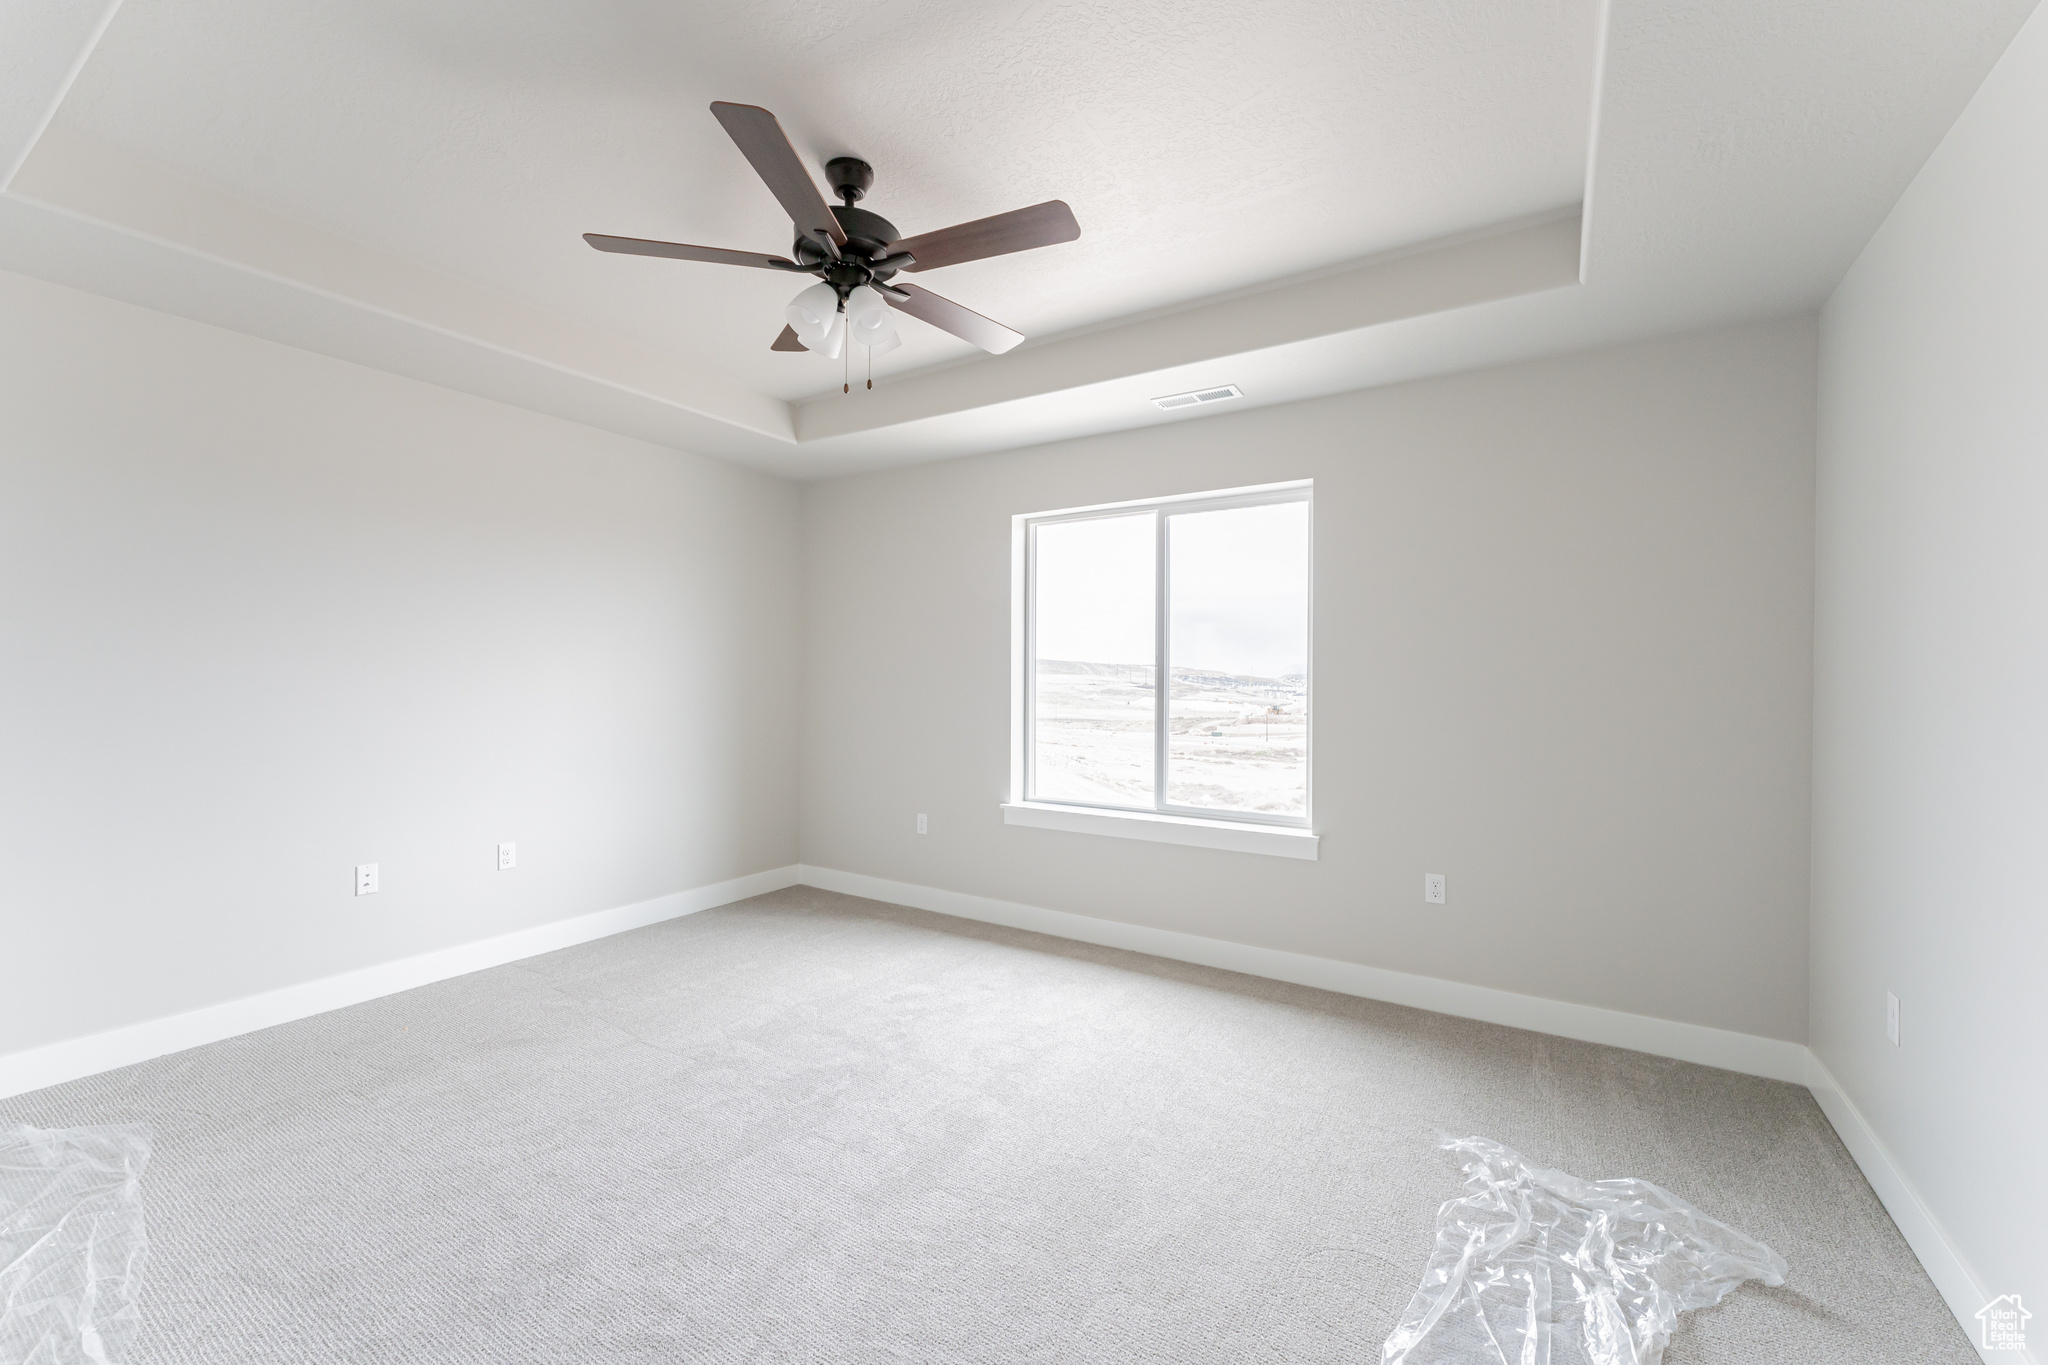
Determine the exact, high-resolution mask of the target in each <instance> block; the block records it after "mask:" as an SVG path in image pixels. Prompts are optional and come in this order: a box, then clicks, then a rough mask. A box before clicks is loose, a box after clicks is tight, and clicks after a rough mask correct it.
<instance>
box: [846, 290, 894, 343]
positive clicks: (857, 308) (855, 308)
mask: <svg viewBox="0 0 2048 1365" xmlns="http://www.w3.org/2000/svg"><path fill="white" fill-rule="evenodd" d="M846 330H847V331H848V332H849V333H851V334H852V336H853V339H854V340H855V341H857V342H859V343H860V344H861V345H863V346H865V347H867V348H868V352H869V354H871V355H882V354H885V353H886V352H889V351H893V350H895V349H896V348H897V347H898V346H901V345H902V344H903V340H902V338H901V337H898V336H897V335H896V315H895V313H893V312H891V311H890V308H889V301H888V300H887V299H884V298H883V297H882V295H881V291H879V290H877V289H874V288H872V287H870V286H868V285H865V284H864V285H861V286H860V287H859V288H858V289H855V290H854V291H853V292H852V293H851V294H848V295H847V296H846Z"/></svg>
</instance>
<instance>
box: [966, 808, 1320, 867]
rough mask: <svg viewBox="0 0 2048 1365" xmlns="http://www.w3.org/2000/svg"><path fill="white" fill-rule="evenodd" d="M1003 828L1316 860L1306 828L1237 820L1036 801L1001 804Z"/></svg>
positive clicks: (1315, 840)
mask: <svg viewBox="0 0 2048 1365" xmlns="http://www.w3.org/2000/svg"><path fill="white" fill-rule="evenodd" d="M1003 823H1004V824H1006V825H1029V826H1031V827H1032V828H1034V829H1059V830H1066V831H1067V832H1068V833H1071V834H1107V835H1109V836H1110V837H1112V838H1116V839H1150V840H1151V841H1152V842H1154V843H1159V844H1192V845H1194V846H1195V847H1196V848H1224V849H1229V850H1231V851H1232V852H1234V853H1266V854H1271V855H1272V856H1274V857H1278V858H1307V859H1309V860H1310V861H1314V859H1315V856H1316V845H1317V844H1318V843H1319V842H1320V840H1319V837H1318V836H1317V835H1315V834H1312V833H1310V832H1309V831H1308V830H1305V829H1288V828H1286V827H1285V826H1281V825H1254V824H1244V823H1240V822H1238V821H1235V820H1198V819H1195V818H1193V817H1192V816H1186V815H1157V814H1154V813H1152V812H1150V811H1124V810H1094V809H1091V808H1089V807H1087V806H1055V805H1049V804H1043V803H1040V802H1037V801H1015V802H1005V803H1004V804H1003Z"/></svg>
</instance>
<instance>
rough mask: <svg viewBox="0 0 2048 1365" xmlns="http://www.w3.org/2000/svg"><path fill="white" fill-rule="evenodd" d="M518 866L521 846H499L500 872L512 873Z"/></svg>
mask: <svg viewBox="0 0 2048 1365" xmlns="http://www.w3.org/2000/svg"><path fill="white" fill-rule="evenodd" d="M517 866H519V845H517V844H499V845H498V871H500V872H510V871H511V870H512V869H513V868H515V867H517Z"/></svg>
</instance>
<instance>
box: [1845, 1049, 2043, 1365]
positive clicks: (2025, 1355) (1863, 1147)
mask: <svg viewBox="0 0 2048 1365" xmlns="http://www.w3.org/2000/svg"><path fill="white" fill-rule="evenodd" d="M1806 1056H1807V1067H1808V1071H1807V1081H1806V1088H1807V1089H1809V1090H1811V1091H1812V1092H1813V1098H1814V1100H1815V1101H1816V1102H1817V1103H1818V1104H1819V1105H1820V1109H1821V1112H1822V1113H1823V1114H1826V1115H1827V1116H1828V1122H1829V1123H1831V1124H1833V1125H1834V1128H1835V1132H1836V1133H1837V1134H1839V1135H1840V1137H1841V1139H1842V1145H1843V1146H1844V1147H1847V1148H1848V1149H1849V1155H1850V1156H1852V1157H1854V1158H1855V1160H1856V1164H1857V1165H1858V1166H1859V1167H1861V1168H1862V1170H1863V1178H1864V1179H1865V1180H1868V1181H1869V1182H1870V1188H1871V1189H1872V1190H1874V1191H1876V1193H1877V1197H1878V1200H1879V1201H1880V1202H1881V1203H1883V1205H1884V1209H1885V1212H1886V1213H1889V1214H1890V1215H1891V1216H1892V1221H1893V1222H1894V1223H1896V1224H1898V1226H1899V1233H1900V1235H1901V1236H1903V1237H1904V1238H1905V1239H1906V1245H1907V1246H1909V1247H1911V1248H1913V1254H1914V1255H1915V1256H1917V1257H1919V1258H1920V1264H1921V1266H1923V1267H1924V1268H1925V1269H1926V1271H1927V1278H1928V1279H1930V1280H1933V1281H1934V1287H1935V1288H1936V1289H1937V1290H1939V1291H1940V1293H1941V1297H1942V1299H1943V1300H1944V1301H1945V1302H1946V1303H1947V1304H1948V1308H1949V1311H1950V1312H1951V1313H1954V1314H1955V1315H1956V1321H1957V1322H1960V1323H1961V1324H1962V1325H1963V1334H1964V1335H1965V1336H1967V1337H1969V1338H1970V1344H1971V1345H1972V1346H1973V1347H1975V1348H1976V1350H1977V1354H1978V1355H1979V1356H1981V1357H1982V1358H1983V1359H1984V1361H1985V1362H1986V1365H2039V1361H2040V1357H2039V1355H2038V1353H2037V1352H2035V1351H2034V1350H2033V1349H2032V1347H2029V1348H2028V1349H2026V1350H2020V1351H2010V1350H2000V1351H1987V1350H1985V1349H1984V1347H1983V1345H1982V1341H1981V1338H1980V1337H1979V1334H1978V1331H1977V1327H1978V1324H1977V1318H1976V1315H1977V1310H1978V1309H1980V1308H1982V1307H1983V1306H1984V1305H1985V1304H1987V1303H1989V1302H1991V1298H1992V1295H1991V1292H1990V1291H1989V1290H1988V1289H1986V1287H1985V1285H1984V1281H1983V1280H1982V1279H1980V1278H1979V1277H1978V1275H1977V1272H1976V1271H1975V1270H1973V1269H1972V1268H1971V1266H1970V1263H1969V1261H1968V1260H1966V1259H1965V1258H1964V1256H1963V1254H1962V1253H1961V1252H1960V1251H1958V1250H1957V1249H1956V1245H1955V1242H1954V1241H1953V1240H1951V1239H1950V1237H1949V1235H1948V1233H1947V1231H1946V1230H1945V1229H1944V1228H1943V1227H1942V1226H1941V1224H1940V1222H1939V1221H1937V1220H1936V1218H1935V1216H1934V1214H1933V1212H1932V1211H1931V1210H1930V1209H1929V1208H1928V1207H1927V1205H1926V1203H1925V1202H1924V1201H1923V1200H1922V1199H1921V1198H1920V1192H1919V1191H1918V1190H1916V1189H1914V1188H1913V1182H1912V1181H1910V1180H1908V1179H1906V1174H1905V1172H1904V1171H1902V1170H1900V1169H1899V1164H1898V1162H1896V1161H1894V1160H1893V1159H1892V1154H1891V1149H1890V1148H1888V1147H1886V1146H1885V1144H1884V1139H1883V1138H1880V1137H1879V1136H1878V1135H1877V1130H1876V1129H1874V1128H1872V1127H1871V1126H1870V1121H1869V1120H1868V1119H1866V1118H1864V1117H1863V1111H1862V1110H1860V1109H1858V1108H1857V1107H1856V1102H1855V1101H1854V1100H1852V1099H1850V1098H1849V1093H1848V1092H1847V1091H1846V1090H1844V1089H1842V1087H1841V1085H1840V1084H1839V1083H1838V1082H1837V1081H1836V1080H1835V1077H1834V1073H1833V1072H1831V1071H1829V1070H1828V1069H1827V1065H1826V1063H1824V1062H1822V1061H1821V1059H1820V1058H1819V1057H1816V1056H1814V1054H1813V1053H1812V1052H1808V1053H1807V1054H1806Z"/></svg>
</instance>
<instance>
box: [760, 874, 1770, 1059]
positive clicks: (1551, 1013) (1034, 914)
mask: <svg viewBox="0 0 2048 1365" xmlns="http://www.w3.org/2000/svg"><path fill="white" fill-rule="evenodd" d="M798 876H799V879H800V880H801V881H802V882H803V883H804V884H805V885H806V886H815V887H818V888H820V889H822V890H826V891H839V892H844V893H845V894H847V895H849V896H865V897H867V898H868V899H869V900H878V901H893V902H894V903H896V904H898V905H908V906H911V907H913V908H914V909H918V910H931V911H934V912H936V913H938V914H941V915H955V916H958V917H959V918H961V919H973V920H982V921H984V922H986V923H989V924H1004V925H1008V926H1009V927H1010V928H1013V929H1031V930H1035V931H1036V932H1038V933H1041V934H1053V935H1056V936H1058V937H1060V938H1071V939H1079V940H1080V941H1081V942H1083V943H1096V944H1100V945H1102V946H1103V947H1105V948H1127V949H1130V950H1131V951H1132V952H1139V953H1150V954H1151V955H1152V956H1154V957H1168V958H1172V959H1174V960H1175V961H1177V962H1193V963H1198V964H1200V965H1201V966H1204V967H1221V968H1223V969H1225V970H1226V971H1233V972H1243V973H1245V974H1246V975H1248V976H1263V977H1269V978H1271V979H1272V980H1275V981H1291V982H1293V983H1294V984H1296V985H1299V986H1317V987H1320V988H1321V989H1323V990H1326V991H1336V992H1338V993H1340V994H1343V995H1357V996H1363V997H1365V998H1366V999H1368V1000H1385V1001H1387V1002H1389V1003H1391V1004H1396V1005H1412V1006H1414V1007H1415V1008H1417V1009H1424V1010H1433V1011H1435V1012H1436V1013H1438V1014H1455V1015H1459V1016H1461V1017H1463V1018H1466V1019H1480V1020H1484V1021H1485V1022H1487V1023H1489V1024H1506V1025H1508V1026H1510V1027H1512V1028H1524V1029H1530V1030H1533V1031H1534V1032H1537V1033H1549V1034H1554V1035H1556V1036H1557V1037H1560V1038H1575V1039H1577V1040H1579V1041H1580V1042H1585V1043H1605V1044H1607V1045H1608V1046H1610V1047H1623V1048H1628V1049H1630V1050H1632V1051H1635V1052H1649V1053H1654V1054H1655V1055H1657V1056H1659V1057H1673V1058H1676V1059H1677V1060H1679V1061H1682V1062H1697V1063H1699V1064H1700V1065H1702V1066H1714V1067H1720V1068H1721V1069H1723V1070H1725V1071H1740V1072H1743V1073H1744V1074H1746V1075H1750V1076H1765V1077H1768V1078H1770V1079H1771V1080H1774V1081H1792V1082H1794V1083H1796V1084H1800V1085H1804V1084H1805V1083H1806V1075H1807V1072H1806V1064H1807V1061H1806V1059H1807V1052H1806V1048H1805V1046H1804V1045H1803V1044H1800V1043H1791V1042H1786V1041H1785V1040H1784V1039H1781V1038H1759V1037H1757V1036H1755V1035H1753V1034H1748V1033H1736V1032H1733V1031H1732V1030H1729V1029H1718V1028H1709V1027H1707V1026H1706V1025H1704V1024H1682V1023H1678V1022H1677V1021H1675V1020H1671V1019H1653V1018H1651V1017H1649V1016H1648V1015H1642V1014H1629V1013H1626V1012H1624V1011H1622V1010H1610V1009H1601V1008H1600V1007H1598V1006H1596V1005H1574V1004H1570V1003H1568V1002H1566V1001H1563V1000H1545V999H1543V998H1541V997H1539V996H1534V995H1518V994H1516V993H1515V992H1513V991H1502V990H1495V989H1493V988H1492V987H1490V986H1472V985H1467V984H1465V983H1464V982H1460V981H1445V980H1442V979H1440V978H1438V977H1433V976H1416V975H1414V974H1413V973H1410V972H1397V971H1390V970H1388V969H1387V968H1384V967H1367V966H1363V965H1361V964H1359V963H1356V962H1339V961H1337V960H1335V959H1334V958H1327V957H1312V956H1310V955H1309V954H1307V953H1289V952H1283V951H1281V950H1280V949H1277V948H1255V947H1252V946H1250V945H1249V944H1243V943H1230V942H1226V941H1225V940H1223V939H1215V938H1202V937H1200V936H1199V935H1196V934H1183V933H1179V932H1176V931H1175V930H1172V929H1153V928H1148V927H1146V926H1144V925H1138V924H1124V923H1122V922H1120V921H1117V920H1106V919H1095V918H1093V917H1091V916H1088V915H1075V914H1070V913H1068V912H1067V911H1064V910H1046V909H1042V908H1040V907H1038V906H1035V905H1020V904H1018V903H1017V902H1015V901H999V900H991V899H990V898H988V897H986V896H970V895H966V894H964V893H962V892H959V891H941V890H939V889H938V888H936V887H930V886H917V885H913V884H912V883H909V882H892V881H887V880H885V879H883V878H881V877H870V876H867V875H865V874H864V873H859V872H841V871H838V870H837V869H835V868H829V867H811V866H808V865H806V866H804V867H801V868H799V869H798Z"/></svg>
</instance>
